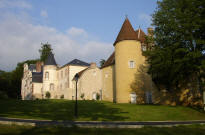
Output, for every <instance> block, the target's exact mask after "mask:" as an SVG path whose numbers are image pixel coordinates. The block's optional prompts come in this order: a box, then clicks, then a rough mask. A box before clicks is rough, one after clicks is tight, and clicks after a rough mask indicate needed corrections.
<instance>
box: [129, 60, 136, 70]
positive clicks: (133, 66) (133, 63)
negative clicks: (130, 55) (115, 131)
mask: <svg viewBox="0 0 205 135" xmlns="http://www.w3.org/2000/svg"><path fill="white" fill-rule="evenodd" d="M129 68H135V62H134V61H132V60H131V61H129Z"/></svg>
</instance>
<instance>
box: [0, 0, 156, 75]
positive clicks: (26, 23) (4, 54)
mask: <svg viewBox="0 0 205 135" xmlns="http://www.w3.org/2000/svg"><path fill="white" fill-rule="evenodd" d="M156 2H157V0H0V70H4V71H11V70H14V69H15V67H16V65H17V63H18V62H22V61H25V60H29V59H37V58H39V57H40V54H39V52H38V50H39V49H40V47H41V43H47V42H48V43H49V44H51V47H52V49H53V52H54V54H55V59H56V62H57V64H59V65H60V66H62V65H64V64H67V63H68V62H69V61H71V60H72V59H75V58H77V59H80V60H83V61H85V62H88V63H90V62H96V63H97V64H99V61H100V60H101V59H107V58H108V57H109V55H110V54H111V53H112V52H113V51H114V47H113V43H114V41H115V39H116V37H117V35H118V33H119V31H120V28H121V26H122V24H123V22H124V20H125V16H128V18H129V20H130V22H131V24H132V26H133V28H134V29H135V30H136V29H138V28H139V27H140V28H141V29H142V30H143V31H144V32H145V33H146V32H147V27H150V26H151V23H152V19H151V14H153V13H154V11H155V10H156V7H157V4H156Z"/></svg>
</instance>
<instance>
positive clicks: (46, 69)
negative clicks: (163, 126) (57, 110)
mask: <svg viewBox="0 0 205 135" xmlns="http://www.w3.org/2000/svg"><path fill="white" fill-rule="evenodd" d="M152 33H153V30H152V29H151V28H148V34H147V35H146V34H145V33H144V32H143V31H142V30H141V29H140V28H139V29H137V30H136V31H135V30H134V29H133V27H132V25H131V23H130V21H129V20H128V18H126V19H125V21H124V23H123V25H122V28H121V30H120V32H119V34H118V36H117V38H116V40H115V42H114V44H113V46H114V48H115V50H114V52H113V53H112V54H111V55H110V57H109V58H108V59H107V61H106V62H105V63H104V65H103V66H102V67H101V69H99V68H98V67H97V66H96V64H94V63H91V64H88V63H86V62H83V61H80V60H77V59H75V60H73V61H71V62H69V63H68V64H66V65H64V66H62V67H59V66H58V65H57V64H56V61H55V59H54V55H53V54H52V53H51V54H50V55H49V56H48V58H47V60H46V61H45V63H44V65H43V64H42V63H37V64H36V66H35V65H27V64H25V65H24V76H23V78H22V91H21V92H22V99H34V98H45V95H46V93H47V92H49V93H50V94H51V98H55V99H59V98H65V99H74V98H75V81H74V76H75V75H76V74H77V75H78V76H79V80H78V85H77V86H78V99H86V100H92V99H97V98H100V99H101V100H105V101H111V102H118V103H128V102H131V101H132V99H131V98H132V97H133V94H134V97H137V98H136V99H137V100H136V101H134V102H137V101H139V100H141V99H142V100H144V101H143V102H146V103H152V102H153V101H154V100H155V97H157V96H156V94H155V93H154V87H153V86H154V84H153V82H152V79H151V77H150V76H149V75H148V74H147V73H146V72H144V73H142V71H143V70H145V69H146V67H147V64H146V58H145V56H143V54H142V53H143V51H145V50H146V49H150V48H151V47H152V45H153V44H151V46H150V45H148V44H147V43H145V39H146V36H152ZM40 67H41V68H40ZM136 75H139V76H140V75H141V76H143V77H141V78H140V77H139V78H136ZM136 79H137V81H140V82H139V84H140V85H142V87H141V88H140V87H136V89H135V90H133V88H132V87H131V85H132V83H133V82H134V81H136ZM142 91H143V93H140V92H142ZM132 102H133V101H132Z"/></svg>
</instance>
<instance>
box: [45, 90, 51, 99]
mask: <svg viewBox="0 0 205 135" xmlns="http://www.w3.org/2000/svg"><path fill="white" fill-rule="evenodd" d="M50 97H51V94H50V92H48V91H47V92H46V98H47V99H49V98H50Z"/></svg>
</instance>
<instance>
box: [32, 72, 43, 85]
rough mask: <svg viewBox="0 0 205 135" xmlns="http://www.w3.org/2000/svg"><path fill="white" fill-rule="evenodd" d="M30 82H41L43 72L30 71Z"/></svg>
mask: <svg viewBox="0 0 205 135" xmlns="http://www.w3.org/2000/svg"><path fill="white" fill-rule="evenodd" d="M32 82H37V83H42V82H43V72H40V73H38V72H32Z"/></svg>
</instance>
